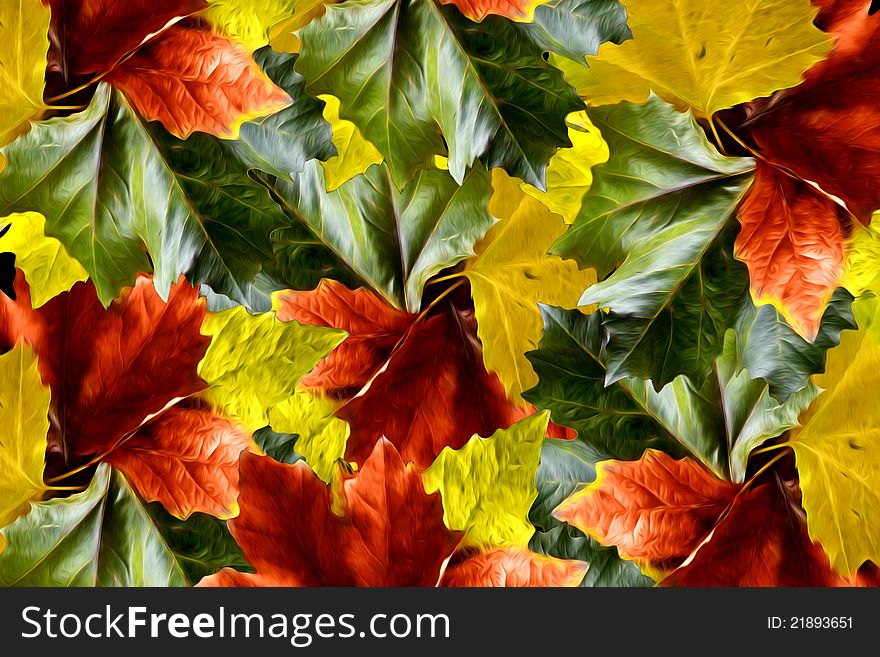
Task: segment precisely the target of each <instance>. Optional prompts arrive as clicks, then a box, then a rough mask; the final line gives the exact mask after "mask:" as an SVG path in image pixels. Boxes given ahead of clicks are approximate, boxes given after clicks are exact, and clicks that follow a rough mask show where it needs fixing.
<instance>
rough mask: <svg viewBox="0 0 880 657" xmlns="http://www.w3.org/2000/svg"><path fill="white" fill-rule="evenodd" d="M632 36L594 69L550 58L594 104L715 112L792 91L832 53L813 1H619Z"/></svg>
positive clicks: (602, 52)
mask: <svg viewBox="0 0 880 657" xmlns="http://www.w3.org/2000/svg"><path fill="white" fill-rule="evenodd" d="M622 2H623V4H624V5H625V6H626V11H627V24H628V25H629V27H630V29H631V30H632V34H633V38H632V39H630V40H628V41H624V42H623V43H622V44H620V45H616V44H614V43H610V42H609V43H604V44H602V45H601V46H600V47H599V52H598V54H597V55H596V56H595V57H588V58H587V62H588V64H589V68H585V67H583V66H579V65H578V64H576V63H574V62H568V61H566V60H564V59H563V58H561V57H553V63H554V64H556V65H558V66H559V67H560V68H562V69H563V71H564V72H565V74H566V77H567V78H568V80H569V82H570V83H571V84H572V85H573V86H574V87H575V88H576V89H577V90H578V93H579V94H580V95H581V96H583V97H584V98H586V99H587V100H588V101H589V102H590V103H591V104H593V105H606V104H612V103H617V102H620V101H623V100H628V101H632V102H636V103H642V102H645V101H646V100H647V99H648V94H649V92H650V91H652V90H653V91H654V92H655V93H656V94H657V95H658V96H661V97H662V98H664V99H665V100H667V101H668V102H671V103H673V104H677V105H678V106H679V107H682V106H685V107H690V108H693V109H694V110H695V111H696V112H698V113H699V114H700V115H702V116H705V117H710V116H712V115H713V114H714V113H715V112H717V111H719V110H722V109H725V108H728V107H733V106H734V105H738V104H739V103H744V102H746V101H749V100H753V99H755V98H758V97H761V96H769V95H770V94H771V93H773V92H774V91H776V90H777V89H785V88H787V87H794V86H796V85H798V84H799V83H800V82H801V77H802V75H803V73H804V71H806V70H807V69H808V68H810V67H811V66H812V65H813V64H815V63H816V62H818V61H819V60H821V59H822V58H824V57H825V56H826V55H827V54H828V52H829V51H830V50H831V47H832V45H833V42H832V40H831V38H830V37H829V36H828V35H827V34H825V33H824V32H822V31H820V30H819V29H818V28H817V27H816V26H815V25H813V19H814V18H815V16H816V11H817V10H816V8H815V7H813V6H812V5H811V4H810V0H762V1H760V2H757V1H755V0H749V1H748V2H724V1H721V0H622Z"/></svg>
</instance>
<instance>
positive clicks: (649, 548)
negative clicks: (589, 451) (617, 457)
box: [554, 450, 738, 571]
mask: <svg viewBox="0 0 880 657" xmlns="http://www.w3.org/2000/svg"><path fill="white" fill-rule="evenodd" d="M737 490H738V486H736V485H734V484H730V483H727V482H724V481H722V480H720V479H718V477H716V476H715V475H713V474H712V473H711V472H710V471H709V470H707V469H706V468H704V467H703V466H701V465H700V464H699V463H697V462H696V461H692V460H689V459H681V460H675V459H673V458H671V457H670V456H668V455H667V454H664V453H663V452H658V451H655V450H648V451H647V452H645V454H643V455H642V457H641V458H640V459H639V460H638V461H628V462H621V461H612V462H603V463H600V464H599V466H598V467H597V474H596V480H595V481H594V482H593V483H591V484H590V485H589V486H587V487H586V488H584V489H582V490H580V491H578V492H577V493H575V494H574V495H572V496H571V497H569V498H568V499H567V500H566V501H565V502H563V503H562V504H561V505H560V506H559V507H557V509H556V511H555V512H554V515H555V516H556V517H557V518H559V519H560V520H563V521H565V522H568V523H570V524H572V525H574V526H575V527H577V528H578V529H580V530H582V531H583V532H585V533H587V534H589V535H591V536H594V537H595V538H597V539H598V540H599V541H601V542H602V543H604V544H606V545H607V544H611V545H615V546H617V549H618V551H619V552H620V554H621V556H623V557H625V558H628V559H633V560H635V561H637V562H638V563H639V564H640V565H642V566H643V567H647V568H649V569H650V570H652V571H653V570H655V569H657V570H664V569H665V567H666V566H668V565H669V564H676V565H677V564H678V563H681V562H682V561H684V559H685V558H687V556H688V555H690V553H691V552H692V551H693V550H694V548H696V547H697V546H698V545H699V544H700V541H702V539H703V538H704V537H705V536H706V535H707V534H708V533H709V531H710V530H711V529H712V527H713V526H714V524H715V521H716V520H717V519H718V517H719V516H720V515H721V513H722V512H723V511H724V510H725V508H726V507H727V505H728V504H729V503H730V502H731V500H732V499H733V496H734V495H735V494H736V491H737Z"/></svg>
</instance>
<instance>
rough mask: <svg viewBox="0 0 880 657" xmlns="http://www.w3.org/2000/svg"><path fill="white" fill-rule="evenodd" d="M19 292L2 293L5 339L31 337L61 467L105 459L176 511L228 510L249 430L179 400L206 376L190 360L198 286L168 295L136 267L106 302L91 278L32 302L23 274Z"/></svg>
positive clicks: (195, 358) (199, 342)
mask: <svg viewBox="0 0 880 657" xmlns="http://www.w3.org/2000/svg"><path fill="white" fill-rule="evenodd" d="M15 291H16V300H15V301H12V300H10V299H6V298H5V297H4V298H0V345H6V346H9V345H11V344H13V343H15V342H16V341H24V342H25V343H27V344H29V345H31V346H32V348H33V349H34V352H35V353H36V355H37V357H38V360H39V363H40V372H41V375H42V379H43V381H44V382H45V383H46V384H48V385H49V387H50V388H51V390H52V391H53V393H52V404H51V410H52V412H51V417H52V418H54V421H53V425H52V429H51V430H50V434H49V442H50V449H52V450H54V451H57V452H60V453H61V455H62V459H63V461H64V463H63V466H64V468H63V469H62V472H61V473H56V474H58V476H61V475H62V474H63V473H64V472H65V471H68V472H69V471H70V470H76V469H78V468H79V469H81V468H82V467H85V466H87V465H88V464H89V463H94V462H96V461H98V460H101V459H109V460H111V461H112V462H113V463H115V464H116V465H117V466H119V467H120V469H121V470H123V472H125V473H126V474H129V475H130V476H131V478H132V480H133V481H135V482H138V483H140V484H142V485H143V488H142V489H141V492H142V493H143V494H144V496H145V497H147V498H149V499H156V500H160V501H161V502H162V503H163V504H164V505H165V506H166V508H168V509H169V510H174V511H175V512H177V513H179V515H181V516H187V515H189V514H190V513H192V512H193V511H201V510H204V511H209V512H212V513H217V514H218V515H228V514H230V513H232V510H233V505H234V502H235V496H236V494H237V486H236V472H235V468H234V467H233V466H234V464H235V463H236V460H235V457H236V456H237V451H240V450H241V449H244V448H249V447H251V446H252V441H251V439H250V437H249V435H248V434H247V433H246V432H245V431H243V430H242V429H241V428H239V427H236V426H233V425H231V424H230V423H229V421H228V420H223V419H220V418H216V417H215V416H214V414H213V413H211V412H209V411H207V410H200V409H199V408H198V407H191V408H190V412H189V413H187V412H184V411H183V410H182V409H183V408H185V407H184V406H174V405H175V404H176V402H178V401H179V400H180V399H181V398H184V397H189V396H191V395H194V394H195V393H197V392H199V391H200V390H202V389H203V388H204V386H205V383H204V382H203V381H202V380H201V379H200V378H199V377H198V374H197V366H198V363H199V360H200V359H201V357H202V355H203V354H204V353H205V350H206V349H207V347H208V343H209V342H210V338H208V337H206V336H203V335H202V334H201V333H200V332H199V328H200V326H201V324H202V321H203V320H204V318H205V314H206V311H205V308H204V302H203V301H201V300H199V299H198V295H197V292H196V290H195V289H194V288H192V287H190V286H189V285H188V284H186V283H185V282H183V281H181V282H180V283H178V284H177V285H176V286H174V287H173V288H172V290H171V293H170V295H169V298H168V301H167V303H166V302H163V301H162V299H161V298H160V297H159V295H158V294H157V293H156V291H155V290H154V289H153V286H152V283H151V281H150V280H149V279H148V278H146V277H142V278H140V279H138V282H137V285H136V286H135V287H134V288H131V289H130V290H127V291H126V292H124V293H123V295H122V296H121V297H120V299H119V300H118V301H116V302H114V303H113V304H111V306H110V307H109V308H108V309H107V310H105V309H104V308H103V307H102V306H101V304H100V302H99V301H98V298H97V296H96V295H95V289H94V287H93V286H92V285H91V283H90V282H86V283H77V284H75V285H74V286H73V287H72V288H71V290H70V291H69V292H64V293H62V294H60V295H59V296H57V297H55V298H53V299H52V300H50V301H49V302H48V303H46V304H44V305H43V306H42V307H40V308H39V309H36V310H33V309H31V302H30V298H29V294H28V288H27V284H26V282H25V281H24V277H23V276H22V275H21V274H19V276H18V278H17V279H16V286H15ZM73 345H76V346H75V348H74V347H73ZM172 345H173V349H172ZM122 381H124V382H125V383H124V385H122V384H121V383H120V382H122ZM171 406H174V408H173V410H172V409H171V408H169V407H171ZM169 481H173V482H174V485H171V486H170V485H169Z"/></svg>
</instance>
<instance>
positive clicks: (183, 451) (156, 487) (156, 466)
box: [105, 402, 256, 518]
mask: <svg viewBox="0 0 880 657" xmlns="http://www.w3.org/2000/svg"><path fill="white" fill-rule="evenodd" d="M255 447H256V446H255V445H254V442H253V440H252V439H251V437H250V435H249V434H248V433H247V431H246V430H244V429H243V428H242V427H240V426H238V425H236V424H234V423H233V422H230V421H229V420H227V419H226V418H223V417H220V416H219V415H217V414H216V413H214V412H213V411H212V410H211V409H210V408H208V407H207V406H205V405H202V404H200V403H198V402H194V403H193V402H190V403H186V402H181V403H179V404H177V405H175V406H172V407H171V408H169V409H168V410H166V411H164V412H162V413H161V414H160V415H159V416H158V417H156V418H155V419H154V420H151V421H150V422H148V423H147V424H145V425H144V426H143V427H141V428H140V429H138V431H137V432H136V433H135V434H134V436H133V437H132V438H130V439H129V440H126V441H125V442H124V443H122V444H121V445H120V446H119V447H118V448H117V449H115V450H113V451H112V452H111V453H110V454H109V456H107V458H106V459H105V460H106V461H107V462H108V463H110V464H112V465H114V466H116V467H117V468H119V469H120V470H122V471H123V472H124V473H125V475H126V476H127V477H128V480H129V481H130V482H131V483H132V484H134V486H135V488H137V490H138V492H139V493H140V494H141V495H142V496H143V497H144V498H146V499H147V500H148V501H151V502H153V501H156V502H161V503H162V505H163V506H164V507H165V508H166V509H167V510H168V512H169V513H172V514H173V515H175V516H177V517H178V518H185V517H187V516H189V515H190V514H191V513H193V512H194V511H200V512H202V513H210V514H211V515H214V516H217V517H220V518H225V517H229V516H232V515H234V514H235V510H236V505H235V500H236V497H238V462H239V456H240V455H241V452H243V451H246V450H247V451H250V450H254V449H255Z"/></svg>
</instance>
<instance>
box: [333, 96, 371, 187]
mask: <svg viewBox="0 0 880 657" xmlns="http://www.w3.org/2000/svg"><path fill="white" fill-rule="evenodd" d="M318 98H320V99H321V100H323V101H324V119H326V120H327V121H328V122H329V123H330V125H331V127H332V128H333V145H334V146H336V152H337V155H334V156H333V157H331V158H330V159H328V160H327V161H325V162H321V166H322V167H323V169H324V183H325V184H326V185H327V191H328V192H332V191H333V190H334V189H336V188H337V187H339V186H340V185H342V184H343V183H345V182H346V181H348V180H351V179H352V178H354V177H355V176H357V175H359V174H361V173H363V172H364V171H366V170H367V169H369V168H370V167H371V166H372V165H374V164H379V163H380V162H381V161H382V154H381V153H380V152H379V151H378V150H376V147H375V146H373V143H372V142H370V141H368V140H367V139H365V138H364V136H363V135H362V134H361V131H360V130H358V127H357V126H356V125H355V124H354V123H352V122H351V121H346V120H345V119H341V118H339V99H338V98H337V97H336V96H330V95H328V94H324V95H321V96H318Z"/></svg>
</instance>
